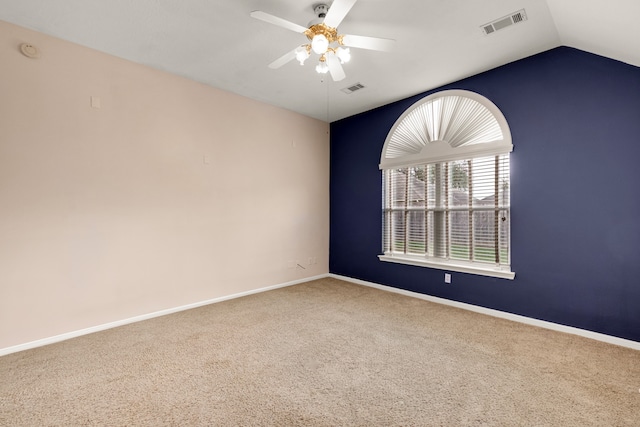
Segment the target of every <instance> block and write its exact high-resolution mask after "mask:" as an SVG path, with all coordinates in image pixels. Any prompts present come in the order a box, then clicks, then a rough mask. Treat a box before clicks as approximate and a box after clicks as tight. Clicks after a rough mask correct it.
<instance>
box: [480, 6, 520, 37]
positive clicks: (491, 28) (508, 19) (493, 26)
mask: <svg viewBox="0 0 640 427" xmlns="http://www.w3.org/2000/svg"><path fill="white" fill-rule="evenodd" d="M526 20H527V14H526V13H525V11H524V9H520V10H519V11H517V12H513V13H512V14H510V15H507V16H504V17H502V18H500V19H496V20H495V21H492V22H489V23H488V24H484V25H483V26H482V27H480V28H482V32H483V33H484V35H485V36H488V35H489V34H493V33H495V32H496V31H499V30H502V29H504V28H507V27H510V26H511V25H513V24H519V23H520V22H524V21H526Z"/></svg>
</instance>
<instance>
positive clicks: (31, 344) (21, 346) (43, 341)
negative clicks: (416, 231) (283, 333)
mask: <svg viewBox="0 0 640 427" xmlns="http://www.w3.org/2000/svg"><path fill="white" fill-rule="evenodd" d="M325 277H329V275H328V274H323V275H320V276H315V277H307V278H305V279H300V280H294V281H292V282H287V283H281V284H279V285H273V286H267V287H265V288H259V289H253V290H250V291H246V292H240V293H237V294H232V295H227V296H223V297H219V298H213V299H210V300H206V301H200V302H196V303H193V304H187V305H182V306H180V307H173V308H168V309H166V310H160V311H155V312H153V313H148V314H143V315H140V316H135V317H130V318H128V319H123V320H117V321H115V322H110V323H105V324H102V325H98V326H93V327H90V328H85V329H80V330H78V331H73V332H67V333H64V334H60V335H55V336H53V337H49V338H43V339H39V340H36V341H31V342H28V343H24V344H19V345H15V346H12V347H6V348H1V349H0V356H5V355H7V354H11V353H17V352H19V351H23V350H29V349H32V348H36V347H42V346H44V345H48V344H53V343H57V342H60V341H65V340H68V339H71V338H76V337H80V336H82V335H87V334H92V333H94V332H99V331H104V330H106V329H111V328H117V327H118V326H124V325H128V324H130V323H135V322H141V321H143V320H148V319H153V318H154V317H160V316H165V315H167V314H172V313H177V312H179V311H184V310H189V309H192V308H197V307H202V306H204V305H209V304H215V303H217V302H222V301H227V300H230V299H234V298H240V297H244V296H247V295H252V294H257V293H260V292H266V291H271V290H274V289H279V288H285V287H287V286H293V285H298V284H300V283H305V282H310V281H312V280H317V279H323V278H325Z"/></svg>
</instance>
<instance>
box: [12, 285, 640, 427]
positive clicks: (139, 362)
mask: <svg viewBox="0 0 640 427" xmlns="http://www.w3.org/2000/svg"><path fill="white" fill-rule="evenodd" d="M0 425H2V426H75V425H104V426H138V425H143V426H640V352H638V351H635V350H632V349H628V348H623V347H617V346H614V345H610V344H605V343H601V342H597V341H592V340H589V339H586V338H581V337H577V336H573V335H568V334H562V333H558V332H553V331H549V330H545V329H538V328H535V327H531V326H527V325H523V324H519V323H513V322H510V321H507V320H503V319H497V318H493V317H489V316H484V315H481V314H477V313H472V312H468V311H464V310H460V309H456V308H452V307H448V306H442V305H438V304H434V303H430V302H427V301H423V300H420V299H415V298H410V297H406V296H401V295H398V294H394V293H388V292H384V291H380V290H376V289H371V288H367V287H363V286H358V285H354V284H350V283H346V282H342V281H339V280H335V279H322V280H317V281H313V282H309V283H305V284H301V285H296V286H292V287H288V288H283V289H278V290H274V291H270V292H265V293H261V294H257V295H252V296H248V297H244V298H239V299H235V300H231V301H225V302H221V303H218V304H213V305H210V306H206V307H201V308H197V309H193V310H189V311H185V312H180V313H176V314H172V315H168V316H164V317H159V318H156V319H152V320H147V321H144V322H139V323H135V324H131V325H127V326H123V327H119V328H115V329H110V330H107V331H103V332H98V333H95V334H91V335H87V336H83V337H80V338H75V339H72V340H68V341H65V342H61V343H58V344H52V345H49V346H45V347H41V348H37V349H33V350H28V351H23V352H20V353H15V354H11V355H8V356H4V357H0Z"/></svg>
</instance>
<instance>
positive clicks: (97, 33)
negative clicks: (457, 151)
mask: <svg viewBox="0 0 640 427" xmlns="http://www.w3.org/2000/svg"><path fill="white" fill-rule="evenodd" d="M318 3H323V1H322V0H308V1H307V0H184V1H175V0H136V1H131V0H109V1H104V0H0V20H3V21H7V22H10V23H14V24H17V25H20V26H23V27H27V28H30V29H34V30H37V31H40V32H42V33H45V34H48V35H51V36H55V37H58V38H61V39H64V40H68V41H71V42H74V43H77V44H80V45H84V46H87V47H90V48H93V49H96V50H99V51H102V52H105V53H108V54H111V55H115V56H117V57H121V58H124V59H128V60H130V61H133V62H137V63H140V64H145V65H148V66H150V67H153V68H156V69H160V70H165V71H167V72H170V73H173V74H177V75H180V76H184V77H187V78H189V79H192V80H195V81H198V82H202V83H205V84H208V85H211V86H214V87H217V88H220V89H224V90H228V91H231V92H234V93H237V94H239V95H242V96H246V97H249V98H253V99H256V100H259V101H263V102H266V103H269V104H272V105H275V106H279V107H283V108H286V109H290V110H294V111H297V112H299V113H301V114H304V115H308V116H311V117H315V118H318V119H320V120H325V121H329V122H330V121H334V120H337V119H340V118H344V117H347V116H350V115H353V114H357V113H360V112H363V111H366V110H369V109H372V108H375V107H378V106H381V105H384V104H387V103H389V102H393V101H396V100H398V99H402V98H406V97H408V96H411V95H415V94H417V93H420V92H423V91H426V90H429V89H433V88H436V87H439V86H442V85H444V84H447V83H451V82H454V81H456V80H459V79H462V78H464V77H468V76H471V75H474V74H477V73H479V72H482V71H486V70H489V69H492V68H495V67H497V66H500V65H503V64H506V63H509V62H513V61H516V60H518V59H521V58H524V57H527V56H530V55H533V54H536V53H539V52H543V51H545V50H548V49H551V48H554V47H557V46H561V45H564V46H570V47H575V48H578V49H581V50H585V51H588V52H592V53H595V54H598V55H602V56H606V57H610V58H613V59H616V60H619V61H622V62H626V63H629V64H632V65H634V66H640V25H638V24H637V23H636V21H635V18H636V17H637V16H640V1H638V0H608V1H602V0H394V1H389V0H358V1H357V2H356V3H355V5H354V6H353V8H352V9H351V11H350V12H349V13H348V14H347V16H346V18H345V19H344V20H343V21H342V23H341V24H340V25H339V27H338V29H339V32H340V33H347V34H355V35H364V36H374V37H381V38H390V39H395V40H396V43H395V46H394V48H393V50H392V51H390V52H376V51H371V50H364V49H352V51H351V53H352V60H351V61H350V62H349V63H347V64H345V65H344V71H345V73H346V78H345V79H344V80H342V81H339V82H334V81H333V80H332V79H331V77H330V76H329V75H328V74H327V75H320V74H317V73H316V72H315V70H314V67H315V63H314V61H312V60H310V61H308V62H307V63H306V64H305V65H304V66H302V67H301V66H300V65H299V64H298V63H297V62H296V61H295V60H293V61H291V62H289V63H287V64H285V65H284V66H282V67H281V68H279V69H275V70H274V69H271V68H268V67H267V65H268V64H269V63H271V62H272V61H274V60H275V59H277V58H279V57H280V56H282V55H283V54H284V53H286V52H288V51H290V50H291V49H293V48H295V47H296V46H298V45H301V44H304V43H306V42H307V39H306V37H305V36H304V35H302V34H299V33H296V32H293V31H289V30H287V29H284V28H281V27H278V26H275V25H272V24H269V23H266V22H263V21H260V20H256V19H253V18H251V17H250V16H249V14H250V12H251V11H254V10H261V11H264V12H267V13H269V14H272V15H276V16H279V17H281V18H284V19H286V20H288V21H291V22H294V23H296V24H299V25H302V26H305V27H306V26H307V25H308V23H309V22H310V21H311V20H313V19H314V18H315V17H316V16H315V15H314V11H313V6H314V5H315V4H318ZM326 3H328V4H331V0H328V1H327V2H326ZM522 9H524V13H525V14H526V18H527V19H526V21H523V22H520V23H518V24H515V25H511V26H508V27H507V28H504V29H502V30H500V31H496V32H494V33H492V34H490V35H486V34H485V33H484V32H483V30H482V27H483V25H484V24H487V23H490V22H492V21H495V20H497V19H500V18H503V17H505V16H509V15H511V14H512V13H514V12H517V11H520V10H522ZM24 42H26V43H28V42H29V40H25V41H24ZM43 55H46V51H45V52H43ZM356 83H360V84H361V85H363V86H364V88H363V89H361V90H358V91H356V92H353V93H350V94H347V93H345V92H343V91H342V89H344V88H346V87H349V86H353V85H355V84H356Z"/></svg>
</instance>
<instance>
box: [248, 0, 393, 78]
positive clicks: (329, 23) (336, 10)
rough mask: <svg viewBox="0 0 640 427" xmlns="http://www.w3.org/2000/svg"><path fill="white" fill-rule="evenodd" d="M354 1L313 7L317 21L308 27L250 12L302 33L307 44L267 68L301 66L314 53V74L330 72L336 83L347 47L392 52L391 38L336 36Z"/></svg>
mask: <svg viewBox="0 0 640 427" xmlns="http://www.w3.org/2000/svg"><path fill="white" fill-rule="evenodd" d="M356 1H357V0H334V2H333V3H332V4H331V6H329V5H327V4H324V3H321V4H316V5H315V6H314V7H313V11H314V12H315V13H316V15H317V16H318V18H317V19H314V20H313V21H311V22H310V23H309V26H308V27H303V26H302V25H298V24H295V23H293V22H290V21H287V20H286V19H282V18H278V17H277V16H274V15H270V14H268V13H266V12H262V11H259V10H256V11H253V12H251V14H250V15H251V17H252V18H256V19H259V20H261V21H265V22H268V23H270V24H275V25H278V26H279V27H282V28H286V29H287V30H291V31H295V32H296V33H301V34H304V35H305V36H307V38H308V39H309V42H310V43H306V44H303V45H300V46H297V47H296V48H295V49H293V50H291V51H289V52H287V53H285V54H284V55H283V56H281V57H280V58H278V59H276V60H275V61H273V62H272V63H271V64H269V68H273V69H276V68H280V67H282V66H283V65H284V64H286V63H287V62H289V61H291V60H293V59H294V58H295V59H297V60H298V62H300V65H304V62H305V61H306V60H307V59H308V58H309V57H310V56H311V53H312V52H313V53H315V54H317V55H320V58H319V61H318V65H317V66H316V71H317V72H318V73H320V74H326V73H327V72H329V73H330V74H331V78H332V79H333V80H334V81H336V82H337V81H340V80H342V79H344V78H345V77H346V75H345V73H344V69H343V68H342V64H344V63H346V62H348V61H349V60H350V59H351V52H350V50H349V48H350V47H354V48H359V49H369V50H378V51H388V50H391V48H392V47H393V44H394V43H395V40H392V39H381V38H377V37H366V36H354V35H351V34H339V33H338V25H340V23H341V22H342V20H343V19H344V17H345V16H347V13H349V11H350V10H351V8H352V7H353V5H354V4H355V2H356Z"/></svg>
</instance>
